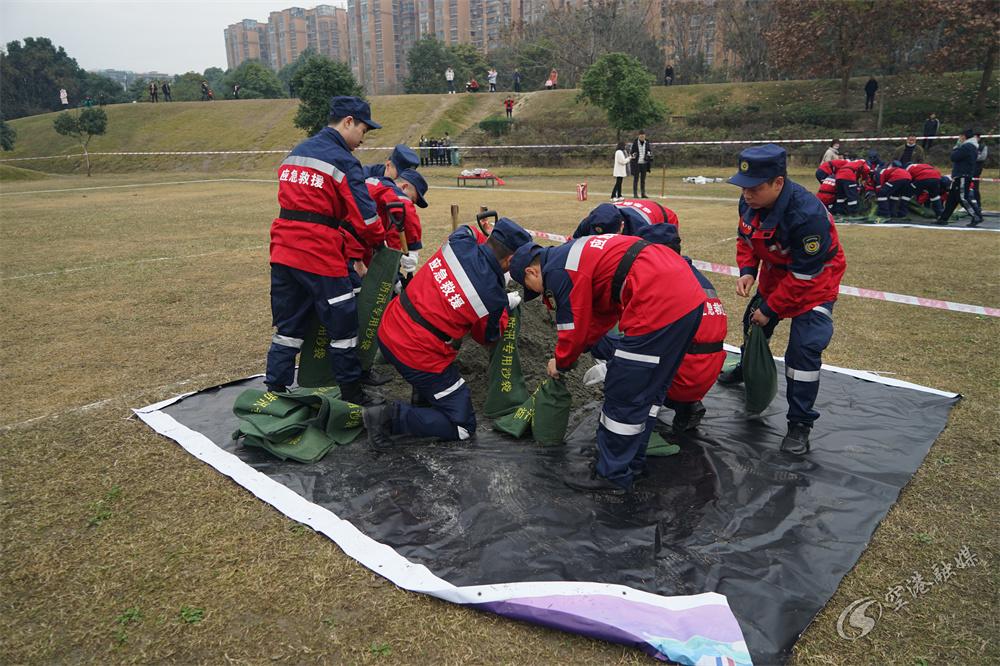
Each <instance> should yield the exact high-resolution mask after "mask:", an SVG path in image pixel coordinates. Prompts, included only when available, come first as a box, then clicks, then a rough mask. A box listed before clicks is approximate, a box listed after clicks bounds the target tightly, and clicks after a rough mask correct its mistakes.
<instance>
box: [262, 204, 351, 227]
mask: <svg viewBox="0 0 1000 666" xmlns="http://www.w3.org/2000/svg"><path fill="white" fill-rule="evenodd" d="M278 217H280V218H281V219H283V220H294V221H296V222H312V223H313V224H322V225H324V226H327V227H332V228H333V229H339V228H340V227H349V226H350V225H349V224H347V223H346V222H344V221H343V220H338V219H337V218H335V217H330V216H329V215H323V214H322V213H314V212H312V211H308V210H291V209H290V208H282V209H281V210H280V211H278Z"/></svg>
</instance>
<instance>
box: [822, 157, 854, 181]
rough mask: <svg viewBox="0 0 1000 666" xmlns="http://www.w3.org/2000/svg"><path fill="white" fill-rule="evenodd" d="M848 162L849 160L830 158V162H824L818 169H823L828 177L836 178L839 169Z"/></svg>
mask: <svg viewBox="0 0 1000 666" xmlns="http://www.w3.org/2000/svg"><path fill="white" fill-rule="evenodd" d="M847 162H848V160H830V161H829V162H823V163H822V164H820V165H819V169H818V171H822V172H823V173H824V174H826V176H827V177H828V178H831V177H832V178H835V177H836V174H837V171H838V170H839V169H841V168H843V166H844V165H845V164H847Z"/></svg>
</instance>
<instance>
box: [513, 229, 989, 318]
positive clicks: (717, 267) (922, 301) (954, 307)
mask: <svg viewBox="0 0 1000 666" xmlns="http://www.w3.org/2000/svg"><path fill="white" fill-rule="evenodd" d="M526 231H527V232H528V233H529V234H531V235H532V236H534V237H535V238H544V239H546V240H553V241H556V242H559V243H565V242H567V241H570V240H572V239H571V238H570V237H569V236H563V235H562V234H551V233H548V232H547V231H532V230H531V229H527V230H526ZM691 263H692V264H694V267H695V268H697V269H698V270H702V271H708V272H709V273H719V274H720V275H729V276H731V277H739V276H740V269H738V268H737V267H736V266H728V265H726V264H713V263H711V262H708V261H699V260H698V259H694V260H692V261H691ZM840 293H841V294H844V295H846V296H857V297H858V298H870V299H872V300H876V301H889V302H890V303H905V304H907V305H919V306H920V307H924V308H934V309H936V310H950V311H952V312H968V313H970V314H977V315H985V316H987V317H1000V308H989V307H986V306H983V305H968V304H966V303H953V302H951V301H942V300H939V299H936V298H922V297H920V296H908V295H906V294H894V293H892V292H890V291H878V290H876V289H862V288H860V287H849V286H847V285H840Z"/></svg>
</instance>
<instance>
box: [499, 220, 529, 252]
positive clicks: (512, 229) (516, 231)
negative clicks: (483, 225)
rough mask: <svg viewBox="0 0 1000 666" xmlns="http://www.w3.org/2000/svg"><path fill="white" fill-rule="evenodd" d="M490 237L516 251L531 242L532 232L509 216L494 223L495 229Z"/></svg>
mask: <svg viewBox="0 0 1000 666" xmlns="http://www.w3.org/2000/svg"><path fill="white" fill-rule="evenodd" d="M490 238H495V239H496V240H497V241H499V242H500V244H501V245H503V246H504V247H506V248H507V249H509V250H510V251H511V252H516V251H517V248H519V247H521V246H522V245H524V244H526V243H530V242H531V234H529V233H528V232H527V231H525V230H524V228H523V227H522V226H521V225H520V224H518V223H517V222H515V221H514V220H512V219H510V218H509V217H501V218H500V219H499V220H497V223H496V224H494V225H493V231H491V232H490Z"/></svg>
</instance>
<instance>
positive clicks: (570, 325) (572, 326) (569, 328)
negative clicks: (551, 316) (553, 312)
mask: <svg viewBox="0 0 1000 666" xmlns="http://www.w3.org/2000/svg"><path fill="white" fill-rule="evenodd" d="M575 328H576V324H574V323H573V322H570V323H568V324H556V330H557V331H572V330H574V329H575Z"/></svg>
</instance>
